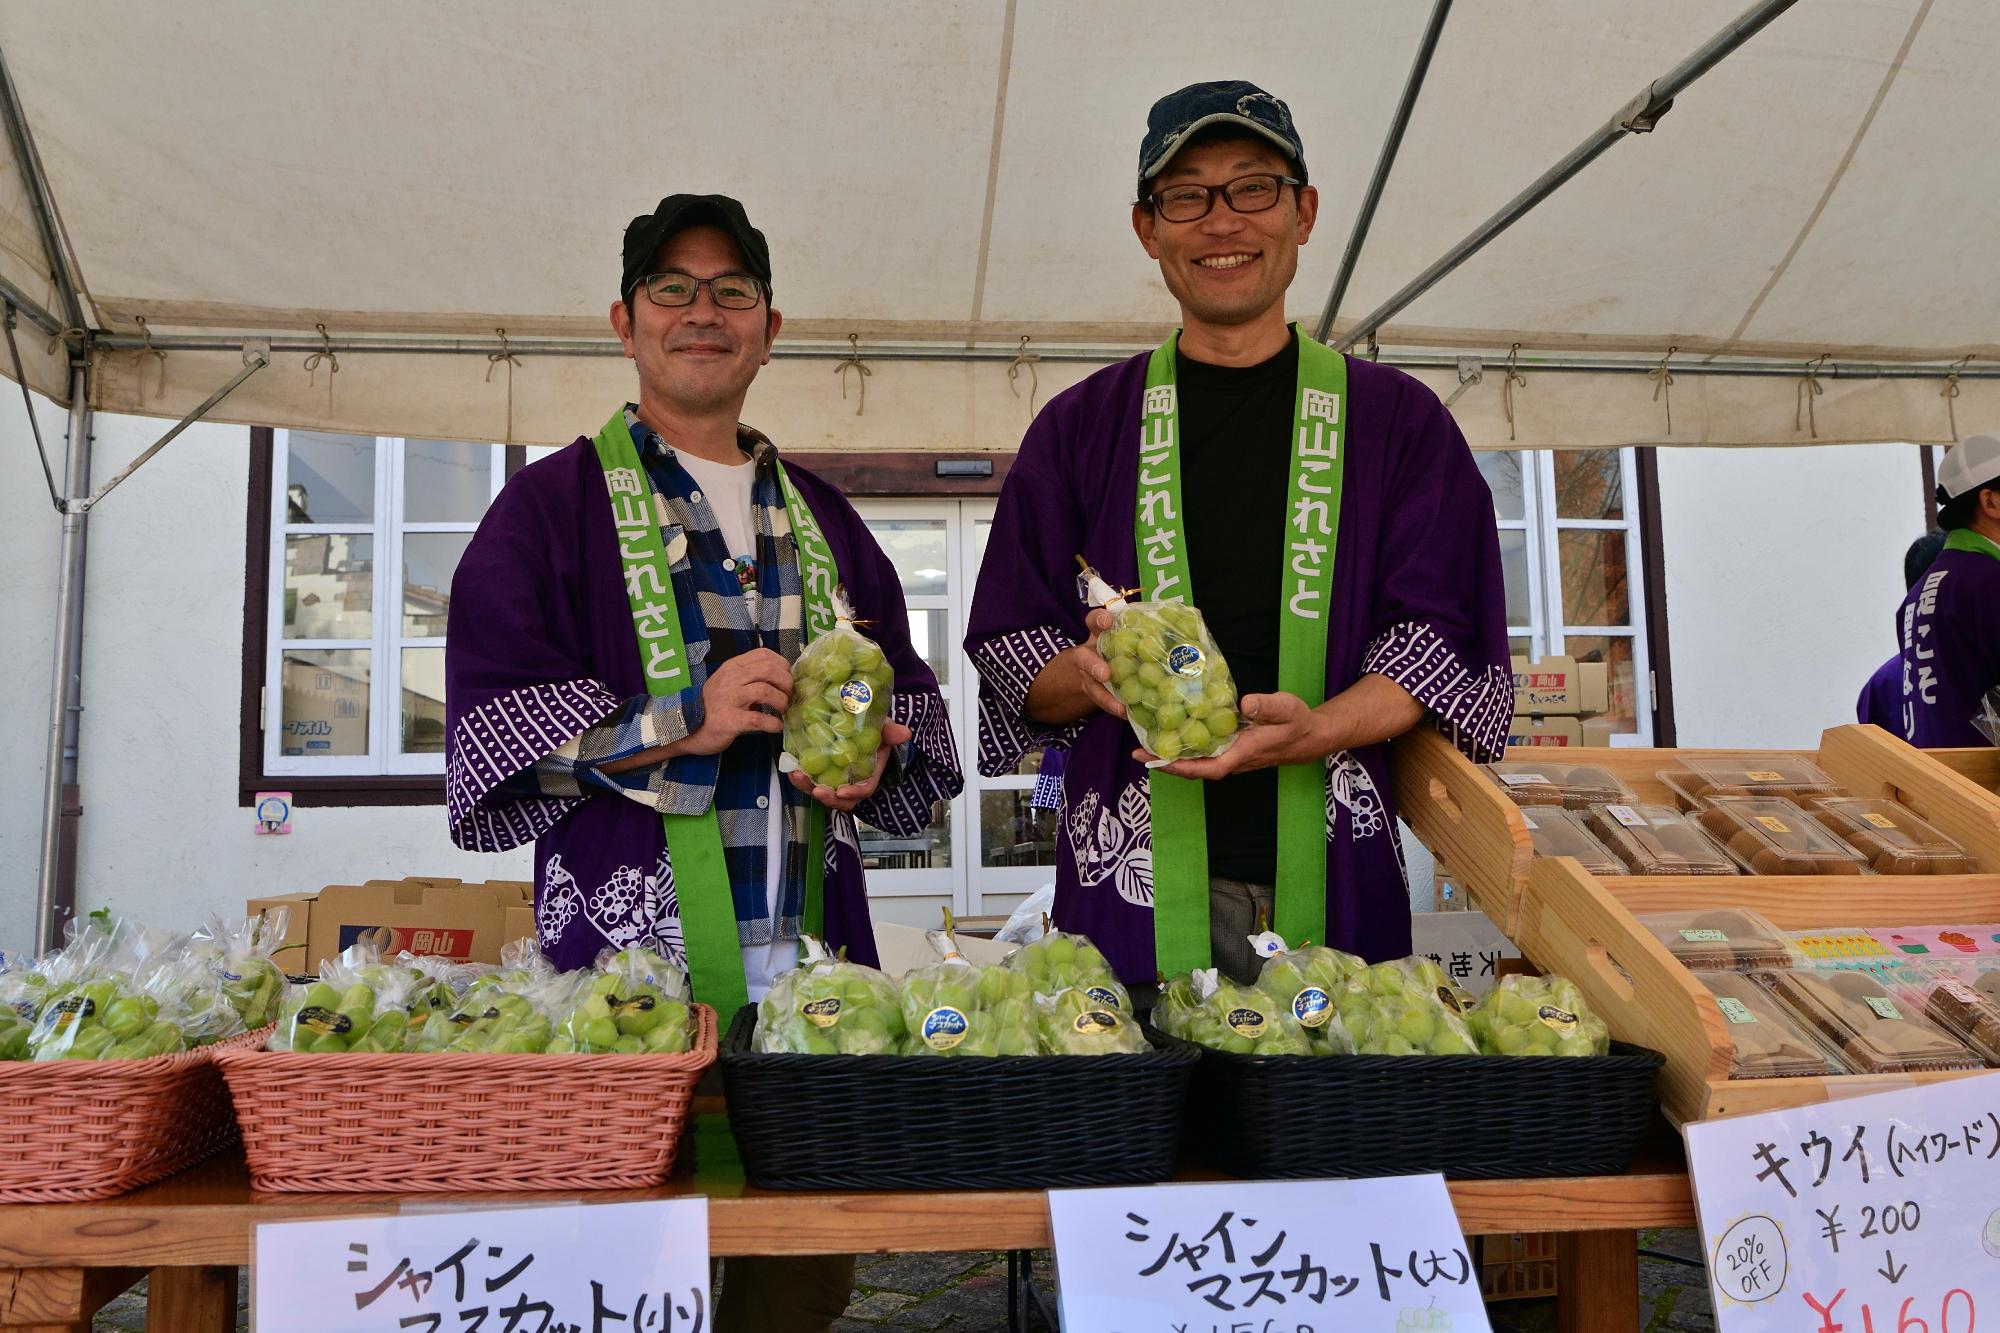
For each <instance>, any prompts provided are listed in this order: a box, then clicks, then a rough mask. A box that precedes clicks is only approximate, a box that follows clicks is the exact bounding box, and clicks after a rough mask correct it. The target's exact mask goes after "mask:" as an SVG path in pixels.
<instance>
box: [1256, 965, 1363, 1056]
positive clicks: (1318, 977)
mask: <svg viewBox="0 0 2000 1333" xmlns="http://www.w3.org/2000/svg"><path fill="white" fill-rule="evenodd" d="M1367 970H1368V964H1367V963H1366V962H1364V961H1363V960H1362V959H1360V958H1357V957H1355V956H1354V955H1353V954H1351V953H1342V952H1341V951H1340V950H1338V949H1328V948H1325V947H1322V946H1319V945H1314V946H1311V947H1308V948H1304V949H1295V950H1293V951H1291V952H1289V953H1281V954H1276V955H1273V956H1272V957H1270V958H1267V959H1265V960H1264V967H1263V970H1262V971H1260V972H1259V973H1258V974H1257V989H1258V990H1260V991H1262V992H1264V993H1265V994H1266V995H1268V996H1270V997H1271V998H1272V999H1274V1000H1276V1001H1277V1002H1278V1003H1279V1004H1280V1005H1281V1006H1283V1007H1284V1010H1285V1012H1287V1013H1289V1014H1290V1015H1291V1016H1292V1017H1293V1018H1294V1019H1295V1020H1297V1022H1298V1025H1299V1026H1300V1027H1301V1028H1303V1029H1304V1030H1305V1034H1306V1037H1307V1039H1308V1040H1309V1041H1310V1042H1311V1043H1312V1047H1313V1049H1314V1050H1315V1051H1316V1052H1320V1053H1324V1054H1342V1055H1344V1054H1351V1053H1352V1052H1353V1050H1354V1042H1353V1039H1352V1037H1350V1036H1349V1035H1348V1032H1347V1029H1346V1028H1345V1027H1344V1026H1343V1025H1342V1024H1341V1022H1340V1020H1339V1015H1338V1013H1337V1011H1336V1010H1335V1008H1334V1003H1335V999H1336V997H1337V996H1339V995H1340V993H1341V992H1342V991H1344V990H1346V989H1347V987H1348V985H1349V984H1350V983H1351V982H1352V981H1354V979H1355V978H1357V977H1359V976H1360V975H1361V974H1362V973H1364V972H1366V971H1367Z"/></svg>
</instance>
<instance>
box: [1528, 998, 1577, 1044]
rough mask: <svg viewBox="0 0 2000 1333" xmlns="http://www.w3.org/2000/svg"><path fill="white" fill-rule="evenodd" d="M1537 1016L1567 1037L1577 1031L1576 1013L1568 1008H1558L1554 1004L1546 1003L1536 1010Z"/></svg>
mask: <svg viewBox="0 0 2000 1333" xmlns="http://www.w3.org/2000/svg"><path fill="white" fill-rule="evenodd" d="M1535 1017H1536V1018H1539V1019H1541V1020H1542V1022H1544V1023H1546V1024H1548V1025H1549V1026H1550V1027H1552V1028H1554V1029H1555V1030H1556V1031H1557V1032H1560V1033H1562V1034H1563V1036H1565V1037H1567V1036H1568V1035H1569V1034H1570V1033H1572V1032H1574V1031H1576V1015H1575V1014H1573V1013H1571V1012H1570V1011H1569V1010H1567V1009H1558V1008H1556V1007H1555V1006H1554V1005H1552V1004H1545V1005H1542V1006H1541V1007H1540V1008H1538V1009H1536V1010H1535Z"/></svg>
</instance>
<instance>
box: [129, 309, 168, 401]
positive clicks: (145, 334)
mask: <svg viewBox="0 0 2000 1333" xmlns="http://www.w3.org/2000/svg"><path fill="white" fill-rule="evenodd" d="M132 318H133V319H135V320H137V321H138V322H139V336H140V337H141V338H144V339H145V340H146V346H145V347H144V348H143V349H141V351H140V352H139V355H140V356H141V357H148V356H154V357H158V358H159V359H160V378H159V381H158V382H157V383H155V384H154V386H153V397H155V398H164V397H165V396H166V393H167V354H166V352H165V351H164V350H162V349H161V348H158V347H155V346H153V331H152V330H151V329H149V328H147V327H146V317H145V316H144V315H134V316H133V317H132Z"/></svg>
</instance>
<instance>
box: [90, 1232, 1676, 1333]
mask: <svg viewBox="0 0 2000 1333" xmlns="http://www.w3.org/2000/svg"><path fill="white" fill-rule="evenodd" d="M1639 1244H1640V1248H1641V1250H1642V1251H1645V1252H1650V1253H1643V1252H1642V1254H1641V1256H1640V1262H1639V1313H1640V1327H1641V1328H1642V1329H1643V1330H1645V1333H1714V1331H1715V1320H1714V1318H1713V1316H1712V1315H1711V1314H1710V1311H1709V1304H1708V1295H1707V1292H1706V1291H1705V1290H1704V1284H1705V1282H1706V1278H1705V1276H1704V1274H1703V1273H1702V1270H1701V1269H1700V1268H1699V1267H1691V1266H1688V1265H1685V1264H1680V1263H1675V1262H1672V1259H1673V1258H1675V1257H1678V1258H1698V1256H1699V1255H1700V1252H1701V1251H1700V1246H1699V1244H1698V1242H1697V1241H1696V1240H1695V1236H1694V1233H1693V1232H1691V1231H1656V1232H1646V1233H1644V1234H1643V1235H1642V1236H1641V1237H1640V1241H1639ZM1035 1278H1036V1285H1037V1286H1038V1287H1039V1288H1040V1290H1041V1291H1042V1292H1043V1294H1044V1297H1045V1299H1046V1300H1047V1301H1048V1303H1049V1308H1050V1309H1051V1310H1053V1309H1054V1308H1055V1297H1054V1290H1053V1285H1052V1280H1051V1276H1050V1273H1049V1264H1048V1255H1047V1254H1046V1253H1039V1254H1037V1255H1036V1256H1035ZM854 1285H855V1291H854V1299H853V1301H852V1302H851V1303H850V1304H849V1305H848V1307H847V1317H846V1318H844V1319H842V1320H841V1321H840V1322H839V1323H837V1324H835V1325H834V1329H835V1333H862V1331H863V1330H867V1329H877V1328H890V1329H905V1330H939V1329H949V1330H955V1331H956V1330H963V1331H964V1333H971V1331H972V1330H975V1329H976V1330H989V1329H1004V1328H1005V1327H1006V1325H1007V1256H1006V1255H1004V1254H887V1255H874V1256H867V1257H864V1258H863V1259H862V1260H861V1262H860V1263H859V1265H858V1266H857V1267H856V1269H855V1273H854ZM143 1293H144V1287H143V1285H141V1286H139V1287H135V1288H133V1289H132V1291H130V1292H127V1293H126V1294H125V1295H123V1296H121V1297H119V1298H118V1299H117V1300H115V1301H113V1302H112V1303H111V1304H109V1305H107V1306H105V1307H104V1309H103V1310H102V1311H101V1312H100V1313H99V1314H98V1316H97V1320H96V1322H95V1324H94V1325H93V1328H94V1329H95V1331H96V1333H144V1330H145V1328H146V1303H145V1297H144V1294H143ZM243 1304H244V1308H245V1309H246V1310H247V1309H248V1298H247V1294H246V1296H245V1298H244V1302H243ZM1489 1313H1490V1316H1491V1318H1492V1321H1493V1328H1494V1333H1549V1330H1552V1329H1553V1328H1554V1327H1555V1305H1554V1303H1553V1302H1552V1301H1546V1300H1539V1301H1536V1300H1530V1301H1501V1302H1496V1303H1495V1304H1493V1305H1492V1306H1491V1307H1490V1309H1489ZM1032 1326H1033V1327H1036V1328H1049V1327H1051V1326H1049V1325H1045V1324H1041V1323H1039V1322H1038V1323H1036V1324H1034V1325H1032ZM238 1327H239V1328H247V1327H248V1324H247V1323H246V1322H243V1321H239V1323H238ZM156 1333H158V1331H157V1330H156ZM168 1333H181V1331H180V1330H169V1331H168ZM266 1333H282V1330H266Z"/></svg>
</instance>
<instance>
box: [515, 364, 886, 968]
mask: <svg viewBox="0 0 2000 1333" xmlns="http://www.w3.org/2000/svg"><path fill="white" fill-rule="evenodd" d="M625 422H626V424H627V425H628V426H630V427H631V429H632V439H633V441H634V443H636V444H637V445H638V447H639V457H640V459H641V461H642V462H643V463H644V464H645V467H646V475H647V476H648V477H649V478H650V479H651V481H652V485H653V491H654V493H655V495H656V497H657V503H658V505H659V507H660V515H659V518H660V539H661V542H662V543H663V544H664V545H665V546H666V548H667V554H668V556H669V557H670V559H671V561H672V564H673V581H674V600H675V603H676V604H677V605H678V606H679V608H680V617H681V634H682V636H683V637H684V638H685V639H686V640H687V654H688V664H689V666H690V667H691V668H692V671H693V677H694V680H693V683H692V684H690V685H689V686H688V687H687V688H686V689H684V690H681V691H680V692H679V693H677V694H669V695H662V696H659V697H657V698H655V697H653V696H650V695H644V694H640V695H634V696H633V697H632V698H629V699H627V700H625V701H624V702H623V703H622V704H621V705H620V706H619V708H618V710H617V711H616V712H615V713H613V714H612V715H611V716H610V717H608V718H606V719H605V720H604V721H602V722H600V723H598V724H597V725H596V726H593V727H591V728H589V729H587V730H586V731H584V732H583V733H582V734H581V735H580V736H578V737H577V738H576V739H575V740H574V741H572V742H571V743H570V744H568V745H566V746H564V747H563V748H562V749H561V750H559V751H557V752H556V753H554V754H551V755H549V756H547V757H545V758H543V759H542V760H540V761H539V762H537V763H536V764H534V765H533V766H531V767H529V768H527V769H524V770H522V771H521V772H520V773H518V774H516V775H515V776H514V777H512V778H510V779H508V780H507V782H506V783H504V784H502V785H503V786H505V787H506V788H507V789H508V790H510V791H513V792H515V793H518V794H521V795H532V796H582V795H587V794H589V793H590V792H592V791H609V792H616V793H618V794H620V795H623V796H626V797H629V798H631V799H633V800H636V801H640V802H642V803H644V804H646V805H649V806H652V807H653V808H655V809H657V810H659V811H660V812H661V813H662V814H680V815H696V814H701V813H702V812H703V811H705V810H707V809H708V808H709V806H710V804H711V802H712V803H713V805H714V808H715V813H716V819H717V822H718V824H719V825H720V826H721V830H722V851H723V859H724V861H725V862H726V863H727V865H728V867H729V885H730V891H731V893H732V895H733V897H734V899H735V903H736V922H737V930H738V933H739V935H740V937H741V941H742V943H744V944H746V945H749V944H764V943H768V942H770V941H771V940H773V939H791V938H794V937H796V936H797V935H798V931H799V913H800V910H801V904H802V903H803V902H804V900H805V864H806V861H805V858H806V822H807V821H806V817H807V814H808V811H809V809H810V806H811V804H812V798H811V797H810V796H807V795H806V794H804V793H803V792H800V791H799V790H797V789H796V788H794V787H793V786H792V784H791V783H789V782H780V783H779V784H778V788H779V791H780V793H781V794H782V797H783V799H784V803H785V818H784V829H785V848H784V860H785V864H784V872H783V873H784V889H783V892H782V893H781V894H780V896H779V900H778V901H779V911H778V919H777V920H775V921H774V920H772V919H771V914H770V905H769V895H768V891H767V886H768V885H769V882H770V881H769V878H768V876H769V873H770V865H769V862H770V855H771V848H770V845H769V842H768V839H767V836H766V835H767V832H768V828H769V825H768V810H769V803H770V792H771V774H772V773H773V771H774V770H775V769H776V766H777V762H778V753H779V751H780V750H781V749H782V748H783V745H782V742H781V740H780V738H779V737H777V736H772V735H766V734H764V733H762V732H746V733H744V734H743V735H741V736H738V737H737V738H736V740H735V741H734V742H733V743H732V744H731V745H730V746H729V748H728V749H726V750H724V751H723V752H722V753H721V754H719V755H679V756H676V757H675V758H672V759H669V760H668V761H667V762H666V763H664V764H657V765H653V766H651V767H647V768H638V769H633V770H631V771H629V772H624V773H618V774H610V773H606V772H604V770H603V767H602V766H603V765H606V764H610V763H613V762H615V761H617V760H620V759H626V758H629V757H631V756H632V755H635V754H638V753H639V752H640V751H642V750H648V749H652V748H653V747H655V746H660V745H671V744H673V743H674V742H675V741H678V740H681V739H682V738H684V737H685V736H687V735H688V734H689V733H691V732H693V731H696V730H698V729H699V728H700V726H701V723H702V703H701V691H702V687H703V686H704V685H705V684H707V682H708V676H709V673H710V672H711V671H713V670H714V669H715V668H716V667H718V666H720V665H721V664H722V663H724V662H726V661H728V660H729V659H730V658H732V657H735V656H736V655H738V654H739V653H746V652H749V651H750V650H752V649H753V648H758V647H764V648H769V649H772V650H773V651H774V652H777V653H778V654H780V655H781V656H783V657H784V658H785V660H786V661H788V662H789V661H795V660H797V658H798V655H799V651H800V649H801V648H802V647H803V646H804V596H803V592H804V587H803V584H802V582H801V580H800V575H799V562H798V557H797V556H796V555H795V554H794V552H793V550H792V549H791V547H792V541H791V538H790V535H789V533H790V526H789V523H788V522H787V521H786V520H785V519H784V518H783V517H782V516H783V515H784V512H785V501H784V496H783V495H782V493H781V491H780V488H779V485H778V473H777V468H776V466H775V463H776V459H777V450H776V448H775V447H774V446H773V445H772V444H771V442H770V441H769V440H768V439H766V438H765V437H764V436H763V435H761V434H759V433H758V432H756V431H754V430H751V429H750V428H749V427H747V426H745V427H739V432H740V433H739V436H738V444H739V445H740V446H741V447H742V449H743V452H744V453H745V454H747V455H749V457H750V458H751V459H752V460H753V461H754V462H755V463H756V465H757V477H756V480H755V482H754V483H753V486H752V507H753V508H754V510H755V518H756V529H757V550H756V563H757V598H756V603H755V604H756V619H755V621H754V622H753V620H752V611H751V606H752V602H751V599H750V598H748V597H746V596H745V595H744V591H743V587H742V585H741V583H740V582H739V581H738V578H737V575H736V572H735V570H734V567H733V565H731V566H727V567H726V566H725V564H724V562H725V561H732V560H733V557H734V555H735V554H736V553H735V552H732V551H731V550H730V549H729V543H728V542H727V541H726V540H725V539H724V537H723V535H722V528H721V524H720V523H719V521H718V520H717V518H716V516H715V511H714V510H713V509H711V508H710V507H709V504H708V501H707V499H706V497H700V498H697V497H698V496H699V491H698V489H697V487H696V485H695V482H694V479H693V478H692V477H691V476H689V475H688V472H687V469H686V468H683V467H682V466H681V465H680V463H679V462H678V461H677V460H676V458H675V456H674V451H673V449H672V448H671V447H669V446H668V445H667V443H666V442H665V441H664V440H662V439H661V438H660V436H659V434H658V433H657V432H656V431H654V430H653V428H652V427H650V426H648V425H646V424H645V423H644V422H642V421H641V420H639V416H638V413H637V411H636V410H635V409H634V408H633V407H631V406H630V405H629V404H628V405H627V406H626V409H625ZM774 514H775V515H778V516H780V517H779V520H778V522H779V523H782V524H783V525H784V527H785V531H786V534H787V535H786V536H785V537H783V538H779V537H778V536H776V535H774V531H775V528H776V527H777V526H778V524H774V522H773V516H774ZM889 776H890V775H888V774H885V775H884V780H885V782H886V781H887V779H888V777H889Z"/></svg>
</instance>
